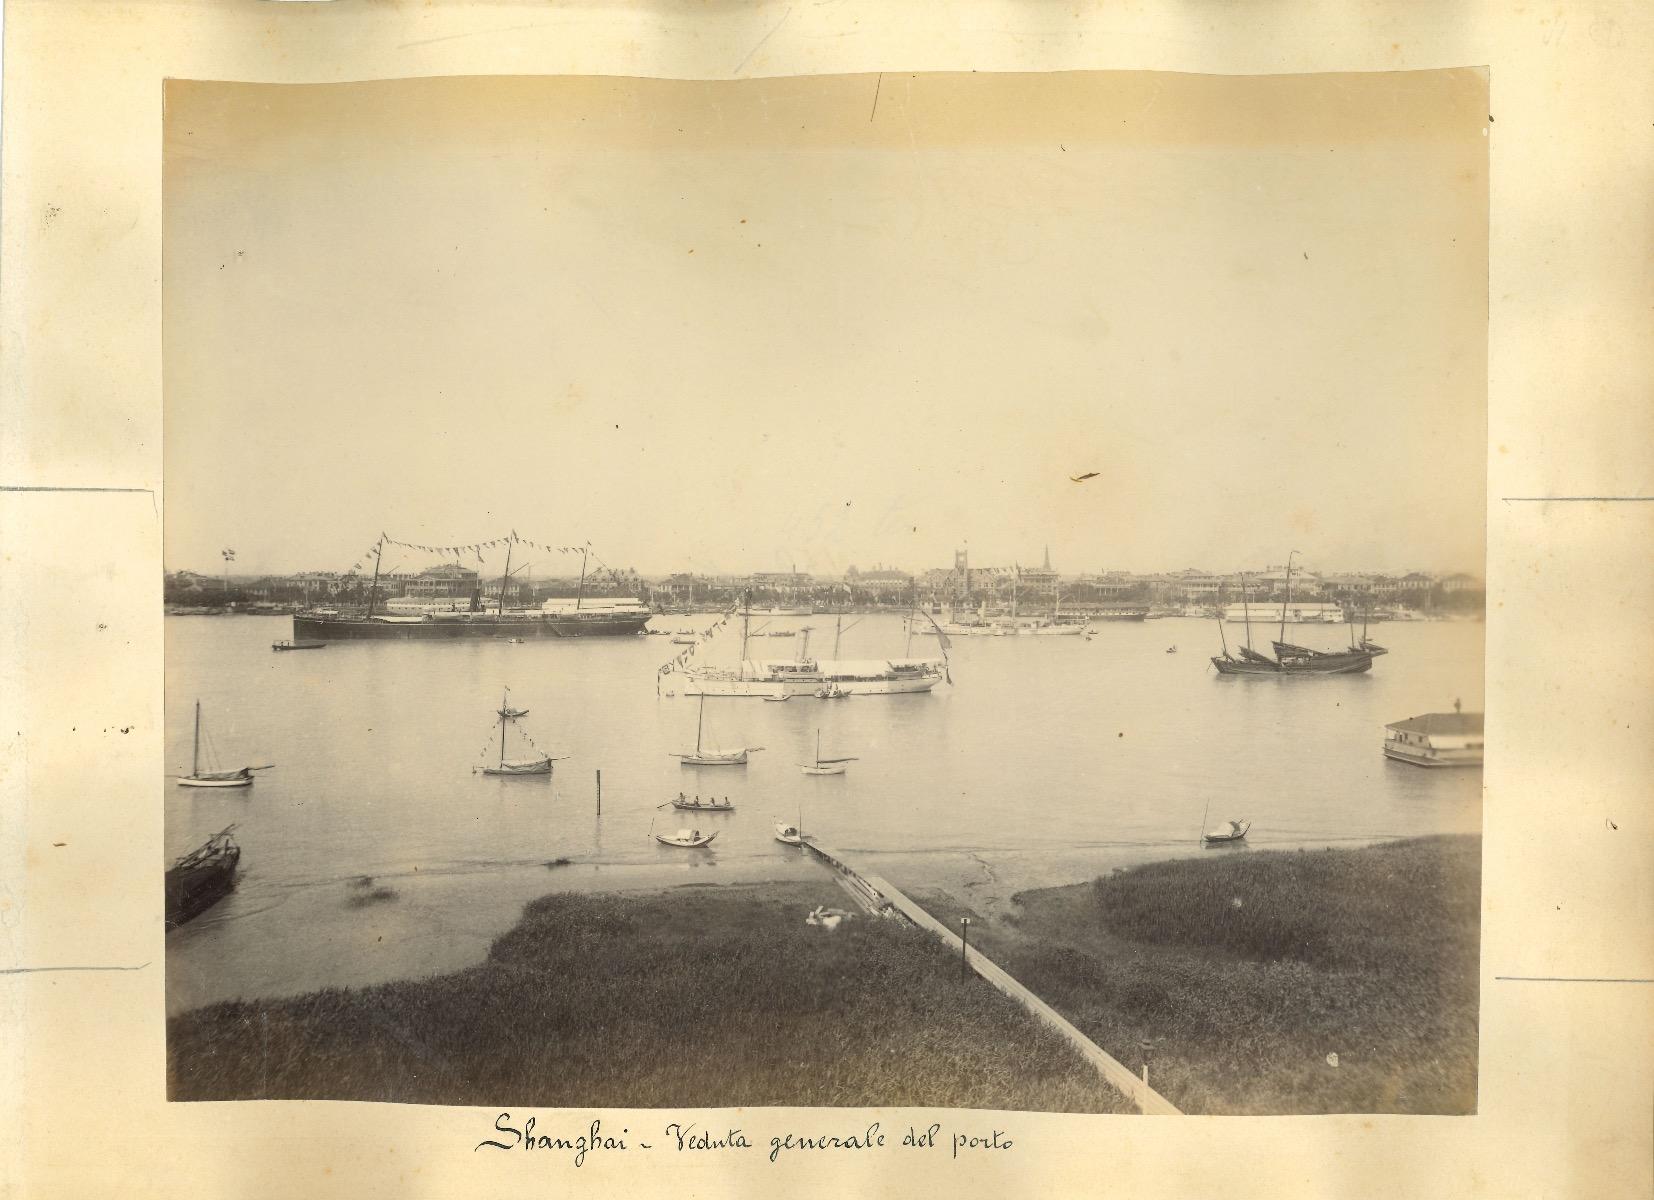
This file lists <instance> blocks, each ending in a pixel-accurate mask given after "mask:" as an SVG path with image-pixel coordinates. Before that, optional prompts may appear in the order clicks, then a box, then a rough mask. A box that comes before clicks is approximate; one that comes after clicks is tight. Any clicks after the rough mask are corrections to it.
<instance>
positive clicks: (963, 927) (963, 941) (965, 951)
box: [959, 917, 971, 979]
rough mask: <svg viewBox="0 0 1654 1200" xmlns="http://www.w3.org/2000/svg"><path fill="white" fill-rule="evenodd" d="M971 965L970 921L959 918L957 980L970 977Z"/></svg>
mask: <svg viewBox="0 0 1654 1200" xmlns="http://www.w3.org/2000/svg"><path fill="white" fill-rule="evenodd" d="M970 964H971V919H970V918H969V917H960V918H959V978H960V979H967V978H969V977H970Z"/></svg>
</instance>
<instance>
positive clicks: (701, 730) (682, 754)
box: [673, 694, 764, 767]
mask: <svg viewBox="0 0 1654 1200" xmlns="http://www.w3.org/2000/svg"><path fill="white" fill-rule="evenodd" d="M700 700H701V703H700V709H699V711H698V712H697V714H696V717H695V748H694V749H693V750H685V751H679V752H677V753H675V754H674V755H673V757H674V758H676V759H677V760H678V761H679V762H680V763H682V764H683V765H684V766H686V767H744V766H746V763H747V755H748V754H750V753H752V752H753V751H755V750H762V749H763V748H764V747H762V746H742V747H741V748H740V749H739V750H711V749H708V748H707V746H706V696H705V694H702V696H701V698H700Z"/></svg>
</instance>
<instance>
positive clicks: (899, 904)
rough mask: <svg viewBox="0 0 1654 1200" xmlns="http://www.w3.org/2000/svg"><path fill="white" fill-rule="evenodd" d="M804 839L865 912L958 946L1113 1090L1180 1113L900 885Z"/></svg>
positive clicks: (1154, 1112) (1141, 1106)
mask: <svg viewBox="0 0 1654 1200" xmlns="http://www.w3.org/2000/svg"><path fill="white" fill-rule="evenodd" d="M804 844H805V846H807V847H808V848H809V849H810V850H812V851H813V852H814V853H815V854H816V855H818V856H819V857H820V858H821V859H822V860H823V861H825V862H826V863H827V865H828V866H830V867H832V868H833V871H834V872H835V873H836V874H837V876H838V878H839V881H840V882H841V883H842V884H844V886H845V887H846V889H847V890H849V891H850V893H851V895H852V896H853V897H855V898H856V901H857V903H859V904H860V905H861V906H862V907H863V908H864V909H866V910H867V911H868V912H870V913H875V914H880V915H886V914H890V913H897V914H900V915H901V916H903V917H905V918H906V919H907V920H909V921H911V922H912V923H913V924H915V925H917V926H918V927H919V928H920V929H923V930H926V931H927V932H929V933H931V934H934V935H935V936H936V937H938V938H940V939H941V940H942V942H943V944H944V945H946V946H947V947H948V948H949V949H950V950H957V951H959V952H960V953H962V954H963V955H964V957H965V961H966V962H967V963H969V965H970V968H971V970H973V971H975V972H976V974H977V975H978V976H980V977H981V978H982V979H985V980H987V981H988V982H989V983H991V984H993V985H994V987H996V988H998V989H999V990H1000V991H1001V992H1004V993H1005V994H1006V995H1007V996H1009V997H1011V999H1013V1000H1015V1001H1017V1002H1018V1003H1019V1004H1021V1005H1022V1006H1023V1007H1024V1008H1026V1009H1027V1010H1028V1011H1029V1012H1031V1013H1033V1014H1034V1016H1036V1017H1038V1018H1039V1019H1040V1020H1041V1021H1043V1022H1045V1024H1046V1025H1048V1026H1050V1027H1051V1028H1052V1029H1054V1030H1055V1031H1056V1032H1057V1033H1059V1034H1061V1035H1062V1037H1063V1038H1064V1039H1065V1040H1066V1041H1067V1042H1068V1044H1069V1045H1071V1046H1073V1047H1074V1049H1075V1050H1076V1051H1078V1052H1079V1054H1080V1056H1081V1057H1082V1058H1084V1059H1085V1060H1086V1061H1087V1062H1088V1063H1090V1064H1091V1065H1092V1066H1093V1067H1094V1068H1096V1070H1097V1073H1098V1074H1099V1075H1101V1076H1102V1077H1103V1078H1104V1079H1105V1080H1107V1081H1108V1083H1109V1084H1110V1085H1111V1086H1113V1087H1114V1088H1115V1089H1116V1090H1117V1091H1119V1092H1120V1093H1122V1094H1123V1095H1125V1096H1126V1097H1127V1098H1128V1099H1130V1100H1131V1101H1132V1103H1134V1104H1136V1105H1137V1108H1138V1111H1139V1112H1142V1113H1145V1114H1148V1115H1150V1116H1181V1115H1182V1112H1181V1110H1180V1109H1178V1108H1177V1107H1176V1106H1175V1105H1174V1104H1172V1102H1171V1101H1170V1100H1167V1099H1166V1098H1165V1097H1164V1096H1162V1095H1161V1094H1160V1093H1159V1092H1157V1091H1155V1090H1154V1089H1153V1088H1151V1087H1150V1086H1149V1085H1148V1082H1147V1080H1145V1079H1139V1078H1138V1077H1137V1076H1136V1075H1135V1074H1133V1073H1132V1072H1131V1070H1129V1069H1128V1068H1127V1067H1126V1066H1125V1064H1123V1063H1121V1062H1120V1061H1119V1060H1118V1059H1116V1058H1114V1057H1113V1056H1112V1055H1110V1054H1109V1053H1108V1052H1107V1051H1106V1050H1104V1049H1103V1048H1102V1047H1101V1046H1099V1045H1097V1043H1096V1042H1093V1041H1092V1040H1091V1039H1090V1038H1088V1037H1086V1035H1085V1034H1083V1033H1081V1032H1080V1031H1079V1029H1077V1028H1075V1026H1074V1024H1073V1022H1071V1021H1069V1020H1068V1018H1066V1017H1064V1016H1063V1015H1062V1014H1061V1013H1059V1012H1058V1011H1057V1010H1056V1009H1054V1008H1052V1007H1051V1006H1050V1005H1049V1004H1047V1003H1046V1002H1045V1001H1044V1000H1041V999H1040V998H1039V997H1038V996H1036V995H1035V994H1034V993H1033V992H1031V991H1029V990H1028V988H1027V987H1025V986H1024V985H1023V984H1022V983H1020V982H1018V981H1017V980H1016V979H1015V978H1014V977H1013V976H1012V975H1011V974H1010V972H1008V971H1006V970H1005V969H1004V968H1003V967H1001V966H1000V965H999V964H998V963H996V962H994V961H993V960H992V959H990V958H989V957H988V956H987V955H985V954H983V953H982V951H980V950H978V949H977V948H976V947H974V946H967V945H965V943H964V941H963V940H962V939H961V938H960V936H959V935H958V934H957V933H955V932H954V931H953V930H951V929H949V928H948V927H947V926H946V925H944V924H942V922H940V921H938V920H937V919H936V918H935V917H933V916H931V915H930V914H929V913H928V912H926V911H925V910H924V909H923V908H921V907H920V906H919V905H918V904H916V903H915V902H914V901H913V900H911V899H910V898H909V897H908V896H907V895H905V894H904V893H903V892H902V891H901V889H899V888H897V887H895V886H894V885H892V884H890V883H889V882H887V881H886V880H884V879H882V878H880V877H879V876H877V875H866V874H863V873H862V872H861V871H859V870H857V869H856V868H855V867H853V866H852V865H851V864H850V863H849V861H848V860H847V859H846V858H845V856H844V855H843V854H842V853H841V852H840V851H838V850H834V849H833V848H832V847H830V846H824V845H822V844H821V843H820V842H818V841H817V840H816V839H815V838H813V837H809V836H806V837H805V838H804Z"/></svg>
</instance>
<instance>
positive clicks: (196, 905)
mask: <svg viewBox="0 0 1654 1200" xmlns="http://www.w3.org/2000/svg"><path fill="white" fill-rule="evenodd" d="M234 828H235V826H234V825H229V826H226V827H225V828H223V829H220V830H219V831H218V832H217V833H215V834H213V835H212V837H210V838H208V839H207V840H206V842H205V843H203V844H202V845H200V846H197V847H196V848H195V849H194V850H191V851H190V852H189V853H188V854H185V855H183V856H181V857H180V858H179V859H178V860H177V861H176V862H174V863H173V864H172V866H170V867H168V868H167V875H166V896H167V916H166V927H167V928H168V929H176V928H178V926H180V925H182V924H183V923H184V922H186V921H188V920H190V919H191V918H193V917H197V916H199V915H200V914H201V913H203V912H205V911H206V910H207V909H209V908H211V907H212V906H213V905H214V904H217V903H218V902H219V900H221V899H223V898H224V896H225V895H226V894H227V893H228V892H229V891H230V890H231V889H232V888H234V887H235V869H236V864H237V863H239V862H240V861H241V847H240V846H238V845H236V841H235V839H234V838H233V837H231V836H230V832H231V830H233V829H234Z"/></svg>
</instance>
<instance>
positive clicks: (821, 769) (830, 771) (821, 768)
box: [798, 729, 856, 775]
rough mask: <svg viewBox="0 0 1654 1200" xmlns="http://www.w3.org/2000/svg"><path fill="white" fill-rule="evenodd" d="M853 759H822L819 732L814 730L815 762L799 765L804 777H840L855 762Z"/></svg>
mask: <svg viewBox="0 0 1654 1200" xmlns="http://www.w3.org/2000/svg"><path fill="white" fill-rule="evenodd" d="M855 761H856V760H855V759H854V758H822V757H821V730H819V729H818V730H816V760H815V762H813V763H799V764H798V765H799V766H800V767H802V768H803V769H804V774H806V775H842V774H844V769H845V768H846V767H848V766H849V765H850V764H851V763H853V762H855Z"/></svg>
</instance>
